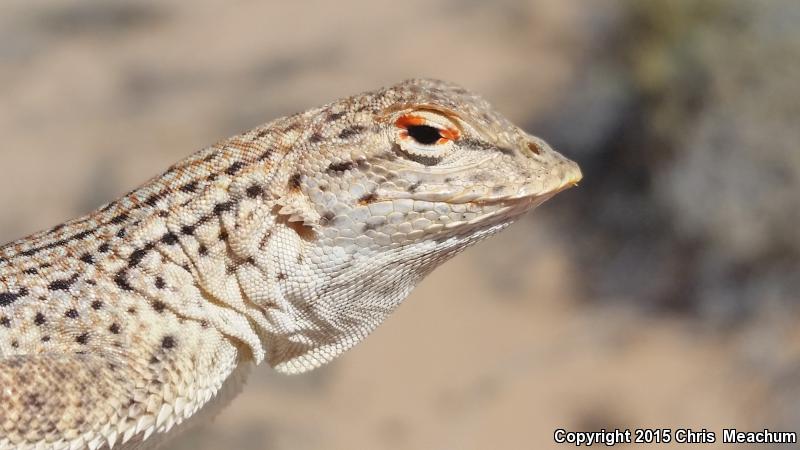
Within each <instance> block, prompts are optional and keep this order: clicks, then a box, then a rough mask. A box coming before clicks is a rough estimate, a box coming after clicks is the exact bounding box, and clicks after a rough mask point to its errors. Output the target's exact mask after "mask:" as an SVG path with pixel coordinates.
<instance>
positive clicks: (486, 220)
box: [0, 80, 581, 449]
mask: <svg viewBox="0 0 800 450" xmlns="http://www.w3.org/2000/svg"><path fill="white" fill-rule="evenodd" d="M580 178H581V174H580V170H579V169H578V167H577V165H576V164H575V163H573V162H571V161H569V160H567V159H565V158H564V157H562V156H561V155H559V154H558V153H556V152H555V151H553V150H552V149H550V147H548V146H547V144H545V143H544V142H543V141H541V140H540V139H537V138H535V137H533V136H531V135H529V134H527V133H525V132H524V131H522V130H521V129H519V128H518V127H516V126H514V125H513V124H511V123H510V122H509V121H508V120H506V119H505V118H503V117H502V116H500V115H499V114H497V113H496V112H494V111H493V110H492V109H491V107H490V106H489V104H488V103H486V102H485V101H484V100H482V99H480V98H479V97H477V96H476V95H474V94H471V93H469V92H467V91H465V90H464V89H462V88H460V87H458V86H455V85H452V84H449V83H445V82H441V81H435V80H410V81H406V82H403V83H401V84H398V85H396V86H393V87H390V88H386V89H382V90H379V91H375V92H368V93H365V94H361V95H357V96H354V97H350V98H347V99H343V100H340V101H337V102H334V103H331V104H329V105H326V106H323V107H321V108H316V109H312V110H309V111H307V112H304V113H301V114H297V115H294V116H291V117H286V118H281V119H278V120H275V121H273V122H271V123H269V124H266V125H264V126H261V127H258V128H255V129H253V130H250V131H248V132H246V133H243V134H241V135H238V136H234V137H232V138H230V139H227V140H225V141H222V142H220V143H218V144H216V145H214V146H212V147H209V148H207V149H204V150H202V151H200V152H198V153H196V154H195V155H193V156H191V157H189V158H188V159H186V160H184V161H182V162H180V163H178V164H176V165H174V166H172V167H171V168H170V169H169V170H168V171H167V172H166V173H164V174H163V175H161V176H159V177H157V178H155V179H153V180H152V181H150V182H149V183H148V184H146V185H145V186H143V187H141V188H139V189H137V190H135V191H133V192H131V193H130V194H128V195H126V196H124V197H123V198H121V199H119V200H117V201H115V202H113V203H110V204H108V205H106V206H104V207H102V208H100V209H99V210H97V211H95V212H93V213H91V214H89V215H87V216H85V217H81V218H79V219H76V220H72V221H69V222H66V223H65V224H63V225H59V226H57V227H55V228H53V229H51V230H47V231H44V232H40V233H37V234H34V235H32V236H30V237H27V238H25V239H22V240H19V241H16V242H12V243H10V244H7V245H5V246H3V247H2V248H0V449H7V448H20V449H27V448H37V449H38V448H73V449H74V448H91V449H95V448H108V447H112V448H151V447H154V446H156V445H157V444H158V443H160V442H163V441H164V439H165V438H168V437H170V436H172V435H174V434H175V433H176V430H179V429H181V428H185V425H186V423H187V422H194V421H195V420H194V419H196V418H197V417H199V416H201V415H203V414H200V413H201V412H202V413H206V412H208V411H209V410H210V409H213V406H209V405H210V404H212V403H217V404H222V403H224V398H227V397H229V395H228V394H224V395H220V392H234V391H235V390H236V386H237V385H238V384H239V383H240V382H241V380H242V379H243V378H244V375H245V374H246V372H247V370H248V368H249V367H250V366H252V365H253V364H259V363H261V362H262V361H263V360H266V361H267V362H268V363H269V365H271V366H272V367H274V368H275V369H276V370H278V371H280V372H284V373H300V372H304V371H308V370H311V369H314V368H316V367H318V366H320V365H322V364H325V363H327V362H328V361H330V360H331V359H333V358H334V357H336V356H337V355H339V354H341V353H342V352H343V351H345V350H347V349H349V348H350V347H352V346H353V345H355V344H356V343H357V342H359V341H360V340H361V339H363V338H364V337H365V336H366V335H367V334H369V333H370V332H371V331H372V330H373V329H374V328H375V327H376V326H377V325H379V324H380V323H381V321H383V320H384V319H385V318H386V316H388V315H389V314H390V313H391V312H392V311H393V310H394V309H395V308H396V307H397V306H398V305H399V304H400V302H401V301H402V300H403V299H404V298H405V297H406V296H407V295H408V294H409V293H410V292H411V289H412V288H413V287H414V286H415V285H416V284H417V283H418V282H419V281H420V280H421V279H422V278H423V277H425V275H427V274H428V273H430V272H431V271H432V270H433V269H434V268H435V267H437V266H438V265H440V264H442V263H443V262H445V261H446V260H448V259H449V258H451V257H453V256H454V255H455V254H457V253H458V252H460V251H462V250H464V249H465V248H466V247H467V246H469V245H471V244H474V243H475V242H477V241H479V240H481V239H484V238H486V237H488V236H490V235H492V234H494V233H496V232H498V231H499V230H501V229H503V228H504V227H506V226H507V225H509V224H510V223H511V222H513V221H514V220H515V219H516V218H518V217H519V216H520V215H521V214H523V213H525V212H526V211H528V210H530V209H532V208H534V207H535V206H537V205H539V204H540V203H542V202H543V201H545V200H546V199H548V198H550V197H551V196H553V195H554V194H556V193H557V192H559V191H561V190H563V189H565V188H567V187H570V186H572V185H574V184H575V183H577V181H578V180H579V179H580ZM215 396H216V397H217V398H216V399H215ZM188 419H193V420H191V421H189V420H188Z"/></svg>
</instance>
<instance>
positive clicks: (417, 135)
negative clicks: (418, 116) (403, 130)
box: [408, 125, 442, 145]
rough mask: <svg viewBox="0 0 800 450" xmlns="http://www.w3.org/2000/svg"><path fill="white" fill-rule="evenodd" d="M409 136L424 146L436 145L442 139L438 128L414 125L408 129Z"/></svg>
mask: <svg viewBox="0 0 800 450" xmlns="http://www.w3.org/2000/svg"><path fill="white" fill-rule="evenodd" d="M408 135H409V136H411V137H412V138H413V139H414V140H415V141H417V142H419V143H420V144H422V145H431V144H435V143H436V142H437V141H438V140H439V139H440V138H441V137H442V135H441V134H439V129H438V128H436V127H431V126H428V125H412V126H410V127H408Z"/></svg>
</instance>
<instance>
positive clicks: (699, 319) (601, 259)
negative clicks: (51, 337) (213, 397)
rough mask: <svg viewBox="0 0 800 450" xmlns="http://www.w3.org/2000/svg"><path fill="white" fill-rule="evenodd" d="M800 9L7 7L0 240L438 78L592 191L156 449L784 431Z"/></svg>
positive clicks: (793, 287) (540, 444) (799, 236)
mask: <svg viewBox="0 0 800 450" xmlns="http://www.w3.org/2000/svg"><path fill="white" fill-rule="evenodd" d="M798 19H800V7H798V4H797V3H796V2H794V1H792V0H775V1H771V2H747V1H743V0H741V1H739V0H733V1H725V2H722V1H704V2H690V1H683V0H676V1H672V0H655V1H647V2H639V1H636V0H630V1H627V0H605V1H598V2H579V1H577V0H553V1H544V0H542V1H527V2H522V1H512V0H501V1H495V2H488V1H479V0H468V1H455V0H436V1H422V0H407V1H404V2H392V3H388V2H387V3H383V2H371V1H366V0H365V1H349V2H327V1H322V0H316V1H306V2H292V3H291V4H290V2H277V1H272V2H258V1H229V2H221V1H212V0H198V1H193V2H178V1H177V0H173V1H154V0H152V1H139V2H123V1H120V2H103V1H100V0H96V1H79V2H71V1H59V0H52V1H48V2H44V1H42V2H29V1H25V0H4V1H3V2H2V3H0V136H2V146H0V168H1V169H2V172H1V173H2V175H1V176H0V211H2V214H0V240H2V241H8V240H11V239H13V238H16V237H20V236H22V235H25V234H27V233H29V232H32V231H34V230H38V229H43V228H46V227H48V226H51V225H53V224H55V223H58V222H61V221H63V220H64V219H66V218H70V217H74V216H77V215H79V214H82V213H85V212H88V211H90V210H91V209H93V208H94V207H96V206H99V205H100V204H101V203H103V202H105V201H108V200H111V199H113V198H115V197H117V196H118V195H121V194H123V193H124V192H127V191H128V190H130V189H131V188H133V187H135V186H136V185H138V184H140V183H142V182H144V181H145V180H147V179H148V178H150V177H151V176H154V175H155V174H157V173H159V172H160V171H161V170H163V169H164V168H166V167H167V166H168V165H169V164H171V163H172V162H174V161H176V160H178V159H180V158H181V157H183V156H185V155H188V154H189V153H191V152H192V151H194V150H197V149H199V148H201V147H203V146H205V145H208V144H210V143H212V142H215V141H216V140H218V139H220V138H222V137H225V136H228V135H231V134H235V133H237V132H239V131H242V130H244V129H247V128H250V127H252V126H255V125H257V124H259V123H263V122H266V121H268V120H270V119H272V118H275V117H279V116H282V115H286V114H289V113H292V112H295V111H298V110H302V109H305V108H307V107H311V106H316V105H318V104H321V103H324V102H327V101H330V100H333V99H335V98H337V97H341V96H345V95H350V94H352V93H355V92H360V91H363V90H366V89H372V88H376V87H379V86H382V85H386V84H391V83H394V82H396V81H400V80H402V79H404V78H408V77H413V76H431V77H438V78H443V79H448V80H452V81H455V82H458V83H460V84H463V85H464V86H466V87H468V88H470V89H472V90H475V91H477V92H480V93H482V94H483V95H484V96H485V97H487V98H488V99H489V100H490V101H492V102H493V103H494V104H495V106H496V107H497V108H498V109H499V110H500V111H503V112H504V113H506V114H507V115H508V116H509V117H510V118H511V119H512V120H513V121H515V122H516V123H519V124H521V125H523V126H525V127H526V128H527V129H528V130H529V131H531V132H533V133H534V134H537V135H539V136H541V137H543V138H545V139H546V140H548V141H550V142H551V144H553V145H554V147H556V148H557V149H559V150H561V151H562V152H563V153H565V154H566V155H568V156H570V157H572V158H575V159H577V160H578V161H579V162H580V163H581V165H582V167H583V169H584V173H585V176H586V180H585V182H584V183H582V184H581V186H580V188H579V189H575V190H572V191H569V192H567V193H564V194H562V195H560V196H559V197H558V198H556V199H555V200H554V201H553V202H552V204H547V205H545V206H543V207H542V208H541V209H540V210H539V211H537V212H536V213H535V214H533V215H531V217H527V218H526V219H525V220H523V221H522V222H521V223H519V224H518V225H516V226H515V227H513V228H512V229H511V230H509V231H508V232H506V233H503V234H502V235H501V236H499V237H497V238H495V239H493V240H490V241H489V242H486V243H484V244H482V245H480V246H478V247H476V248H474V249H472V250H470V251H468V252H467V253H466V254H465V255H464V256H462V257H460V258H456V259H455V260H454V261H453V262H452V263H449V264H447V265H445V266H444V267H443V268H441V269H440V270H438V271H437V272H435V273H434V274H433V275H432V276H431V277H430V278H428V279H427V280H426V281H425V282H424V283H423V284H422V285H421V286H420V287H419V288H418V289H417V290H416V291H415V293H414V294H413V295H412V296H411V298H410V299H409V300H408V302H407V303H406V304H405V305H404V306H403V307H402V308H401V309H400V310H399V312H398V313H397V314H396V315H395V316H394V317H392V318H391V319H390V320H389V321H388V323H386V324H385V325H384V326H382V327H381V328H379V329H378V331H377V332H376V333H375V334H374V335H373V336H372V337H370V338H369V339H367V340H366V342H365V343H364V344H362V345H360V346H359V347H357V348H356V349H355V350H353V351H350V352H348V353H347V354H346V355H345V356H344V357H343V358H341V359H339V360H337V361H336V362H335V363H333V364H331V365H330V366H328V367H325V368H323V369H321V370H319V371H317V372H314V373H312V374H310V375H306V376H299V377H294V378H288V377H283V376H278V375H276V374H273V373H271V372H270V370H269V369H267V368H266V367H262V368H260V369H259V370H258V371H256V373H255V374H254V376H253V377H252V378H251V381H250V383H249V384H248V386H247V387H246V389H245V392H244V393H243V394H242V395H240V396H239V397H238V399H237V400H236V401H234V403H233V404H232V405H231V406H230V407H229V408H228V409H227V410H226V411H224V413H223V414H222V415H221V416H220V417H219V418H218V419H217V420H216V422H214V423H213V424H211V425H209V426H207V427H203V428H201V429H198V430H195V431H193V432H191V433H190V434H189V435H187V436H185V437H184V438H183V439H182V440H180V441H177V442H175V443H174V445H172V446H171V447H170V448H174V449H220V448H226V449H277V450H283V449H286V450H290V449H291V450H299V449H489V448H502V449H538V448H550V447H552V446H554V445H553V443H552V433H553V430H554V429H555V428H559V427H564V428H570V429H574V430H578V429H580V430H599V429H600V428H603V427H606V428H609V427H610V428H614V427H623V428H634V427H637V426H650V427H692V428H694V429H702V428H707V429H709V430H712V431H716V432H717V438H718V442H719V441H721V429H722V427H733V426H738V427H742V428H745V429H748V428H749V429H753V430H760V429H761V428H764V427H769V428H772V429H779V430H796V429H797V428H798V426H799V425H800V401H799V400H800V382H799V381H800V364H798V362H799V361H800V359H799V358H798V356H800V329H798V328H797V326H796V325H797V323H798V318H799V316H800V314H799V312H798V308H797V305H798V304H799V302H798V300H800V298H799V297H800V295H799V294H798V292H800V258H799V257H798V256H799V255H800V232H798V231H797V228H798V223H800V195H798V194H800V151H799V150H798V142H800V131H799V130H798V128H800V127H798V119H799V118H800V109H798V105H800V86H799V85H798V84H797V80H800V35H798V32H797V27H796V24H797V23H798ZM669 447H671V446H669ZM719 447H724V446H723V445H721V444H719V443H718V444H715V445H709V446H705V448H709V449H710V448H719ZM653 448H655V446H654V447H653ZM665 448H666V447H665ZM738 448H746V446H739V447H738Z"/></svg>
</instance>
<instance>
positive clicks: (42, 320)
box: [33, 312, 47, 326]
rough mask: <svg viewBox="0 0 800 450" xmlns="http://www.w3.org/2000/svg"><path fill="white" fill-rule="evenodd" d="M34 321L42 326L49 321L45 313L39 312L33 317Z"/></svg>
mask: <svg viewBox="0 0 800 450" xmlns="http://www.w3.org/2000/svg"><path fill="white" fill-rule="evenodd" d="M33 323H35V324H36V325H38V326H42V325H44V324H45V323H47V319H45V317H44V314H42V313H40V312H38V313H36V317H34V318H33Z"/></svg>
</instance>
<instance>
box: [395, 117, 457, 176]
mask: <svg viewBox="0 0 800 450" xmlns="http://www.w3.org/2000/svg"><path fill="white" fill-rule="evenodd" d="M395 126H396V127H397V144H399V147H400V150H401V151H402V153H403V154H404V155H405V156H407V157H408V158H409V159H411V160H413V161H416V162H419V163H422V164H426V165H431V164H435V163H436V162H438V161H439V160H440V159H441V158H442V157H444V156H445V155H446V154H447V152H449V151H450V150H452V149H453V142H454V141H456V140H457V139H458V138H459V137H460V136H461V131H460V130H459V129H458V127H457V126H456V124H455V123H454V122H453V120H452V119H450V118H449V117H447V116H445V115H443V114H441V113H439V112H435V111H430V110H418V111H414V112H411V113H406V114H403V115H401V116H400V117H398V118H397V120H396V121H395Z"/></svg>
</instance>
